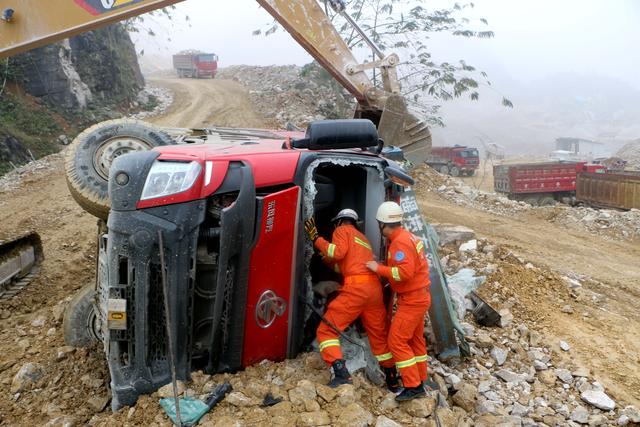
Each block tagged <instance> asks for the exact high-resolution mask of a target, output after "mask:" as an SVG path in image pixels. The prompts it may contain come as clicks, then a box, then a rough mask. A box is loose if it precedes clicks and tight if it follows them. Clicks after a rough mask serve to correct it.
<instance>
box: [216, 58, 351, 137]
mask: <svg viewBox="0 0 640 427" xmlns="http://www.w3.org/2000/svg"><path fill="white" fill-rule="evenodd" d="M217 78H221V79H230V80H235V81H238V82H240V83H241V84H243V85H244V86H246V87H247V88H248V89H249V95H250V97H251V102H252V103H253V104H254V106H255V109H256V111H258V112H259V113H261V114H262V115H264V117H265V118H267V119H268V120H272V121H273V125H274V126H277V127H282V128H285V127H286V126H287V124H290V125H294V126H297V127H300V128H305V127H306V125H307V124H308V123H309V122H311V121H313V120H322V119H335V118H344V117H347V116H349V115H350V114H351V113H352V109H353V98H352V97H351V95H349V94H348V93H347V92H346V91H345V90H344V89H343V88H342V86H340V85H339V84H338V83H337V82H336V81H335V80H334V79H333V78H332V77H331V76H330V75H329V74H328V73H327V72H326V71H325V70H324V69H322V68H321V67H320V66H319V65H317V64H315V63H312V64H308V65H305V66H304V67H298V66H296V65H283V66H270V67H258V66H248V65H238V66H232V67H227V68H223V69H221V70H220V71H219V73H218V75H217Z"/></svg>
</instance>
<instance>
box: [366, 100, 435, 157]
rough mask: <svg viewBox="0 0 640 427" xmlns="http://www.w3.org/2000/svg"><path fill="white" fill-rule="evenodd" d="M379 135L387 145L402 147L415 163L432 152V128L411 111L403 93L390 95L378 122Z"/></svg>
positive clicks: (405, 154) (406, 155)
mask: <svg viewBox="0 0 640 427" xmlns="http://www.w3.org/2000/svg"><path fill="white" fill-rule="evenodd" d="M378 135H380V138H382V140H383V141H384V142H385V145H394V146H396V147H400V148H402V151H403V152H404V156H405V158H406V159H407V160H409V161H410V162H412V163H413V164H415V165H418V164H421V163H422V162H424V161H425V160H426V159H427V157H428V156H429V154H431V130H429V126H427V124H426V123H425V122H424V121H423V120H421V119H419V118H418V117H416V115H415V114H413V113H411V112H410V111H409V110H408V108H407V103H406V101H405V99H404V98H403V97H402V96H401V95H389V97H388V98H387V101H386V102H385V104H384V109H383V110H382V116H381V117H380V122H379V123H378Z"/></svg>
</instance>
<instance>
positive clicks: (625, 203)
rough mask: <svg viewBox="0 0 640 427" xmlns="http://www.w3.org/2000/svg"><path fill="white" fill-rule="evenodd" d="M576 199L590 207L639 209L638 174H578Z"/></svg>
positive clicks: (639, 180)
mask: <svg viewBox="0 0 640 427" xmlns="http://www.w3.org/2000/svg"><path fill="white" fill-rule="evenodd" d="M576 199H577V200H578V201H579V202H583V203H586V204H589V205H591V206H599V207H606V208H615V209H633V208H635V209H640V172H637V173H633V172H620V173H606V174H603V173H587V172H581V173H579V174H578V179H577V184H576Z"/></svg>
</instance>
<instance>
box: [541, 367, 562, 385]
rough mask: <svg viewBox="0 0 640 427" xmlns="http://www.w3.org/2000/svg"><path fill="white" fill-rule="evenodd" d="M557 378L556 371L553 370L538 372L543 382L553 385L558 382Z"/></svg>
mask: <svg viewBox="0 0 640 427" xmlns="http://www.w3.org/2000/svg"><path fill="white" fill-rule="evenodd" d="M556 378H558V377H557V375H556V373H555V372H554V371H552V370H548V371H540V372H538V379H539V380H540V382H541V383H543V384H546V385H553V384H555V383H556Z"/></svg>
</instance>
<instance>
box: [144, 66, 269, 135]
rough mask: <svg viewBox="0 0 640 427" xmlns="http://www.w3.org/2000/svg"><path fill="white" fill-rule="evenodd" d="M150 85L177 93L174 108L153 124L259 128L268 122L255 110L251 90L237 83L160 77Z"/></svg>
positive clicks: (151, 120) (151, 80)
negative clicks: (251, 99)
mask: <svg viewBox="0 0 640 427" xmlns="http://www.w3.org/2000/svg"><path fill="white" fill-rule="evenodd" d="M149 81H150V83H152V84H154V85H157V86H161V87H166V88H168V89H170V90H171V92H172V93H173V99H174V100H173V104H172V105H171V106H170V107H169V109H168V110H167V111H166V112H165V114H163V115H162V116H161V117H157V118H152V119H150V120H149V121H150V122H152V123H155V124H159V125H162V126H172V127H195V128H197V127H205V126H211V125H216V126H231V127H257V128H264V127H265V126H266V122H265V120H264V119H263V118H262V117H260V116H259V115H258V114H256V112H255V111H254V110H253V109H252V107H251V103H250V101H249V96H248V93H247V89H246V88H245V87H243V86H242V85H240V84H239V83H237V82H234V81H231V80H218V79H199V80H198V79H178V78H169V77H156V78H152V79H149Z"/></svg>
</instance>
